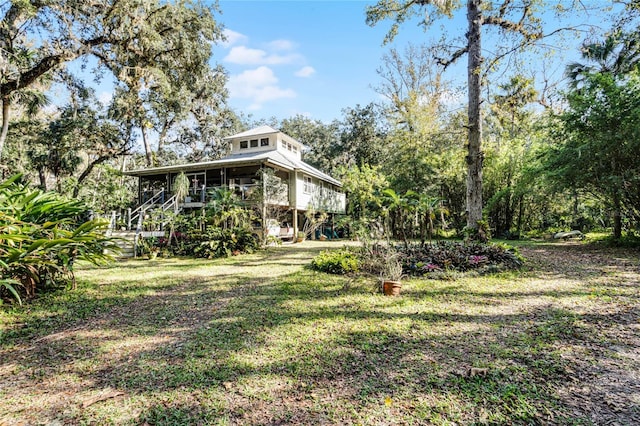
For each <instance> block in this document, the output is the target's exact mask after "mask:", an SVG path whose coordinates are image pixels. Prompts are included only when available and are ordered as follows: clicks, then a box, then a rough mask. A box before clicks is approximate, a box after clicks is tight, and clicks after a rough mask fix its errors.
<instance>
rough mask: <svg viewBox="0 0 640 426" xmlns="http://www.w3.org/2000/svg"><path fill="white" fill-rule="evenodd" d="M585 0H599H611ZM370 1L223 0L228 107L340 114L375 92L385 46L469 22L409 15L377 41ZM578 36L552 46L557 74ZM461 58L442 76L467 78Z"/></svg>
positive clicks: (383, 27)
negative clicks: (427, 21) (391, 36)
mask: <svg viewBox="0 0 640 426" xmlns="http://www.w3.org/2000/svg"><path fill="white" fill-rule="evenodd" d="M583 3H584V4H587V5H591V6H603V5H605V4H608V3H609V2H607V1H605V0H583ZM369 4H375V2H373V1H364V0H350V1H349V0H347V1H337V0H334V1H306V0H295V1H291V0H290V1H268V0H266V1H248V0H221V1H220V2H219V7H220V10H221V14H219V15H217V19H218V21H219V22H220V23H221V24H223V25H224V27H225V34H226V36H227V41H226V42H225V43H224V44H221V45H218V46H215V47H214V49H213V62H215V63H220V64H222V65H223V66H224V67H225V68H226V69H227V71H228V73H229V82H228V85H227V88H228V89H229V92H230V98H229V102H230V105H231V107H232V108H234V109H235V110H236V111H238V112H241V113H243V114H245V115H249V114H250V115H251V116H252V117H253V118H254V119H261V118H262V119H268V118H270V117H276V118H277V119H283V118H288V117H291V116H293V115H296V114H302V115H305V116H308V117H310V118H312V119H319V120H321V121H324V122H330V121H332V120H334V119H339V118H341V116H342V113H341V111H342V110H343V109H344V108H347V107H350V108H353V107H355V106H356V105H362V106H364V105H366V104H368V103H370V102H373V101H379V100H380V99H381V96H380V95H379V94H378V93H376V91H375V90H374V88H375V87H376V86H378V85H379V84H380V78H379V76H378V74H377V72H376V70H377V69H378V68H379V67H380V66H381V65H382V60H381V58H382V56H383V54H384V53H385V52H388V51H389V49H390V48H392V47H395V48H397V49H398V50H400V51H402V50H403V49H404V48H405V46H407V44H408V43H414V44H420V43H424V42H428V41H430V40H435V39H437V38H439V37H440V36H441V35H442V34H443V33H446V34H447V35H462V34H464V32H465V30H466V27H467V24H466V16H465V12H466V10H464V8H463V10H461V11H460V13H458V14H456V15H455V16H454V18H453V19H443V20H440V21H438V24H437V25H433V26H431V28H430V29H429V31H428V32H426V33H425V31H424V29H423V28H422V27H419V26H418V25H417V24H416V22H415V21H413V22H407V23H405V24H404V25H402V26H401V27H400V31H399V34H398V36H397V37H396V39H395V40H394V43H393V44H390V45H386V46H383V40H384V37H385V35H386V33H387V31H388V30H389V28H390V25H391V23H390V22H388V21H387V22H384V21H383V22H380V23H378V24H377V25H376V26H375V27H370V26H368V25H367V24H366V23H365V9H366V6H367V5H369ZM577 19H580V22H578V21H577ZM543 21H544V22H545V24H546V27H547V28H551V27H553V26H557V25H559V24H561V25H578V24H580V23H583V22H585V23H586V22H588V23H591V24H595V25H598V24H602V26H603V28H609V26H608V24H606V23H604V22H602V21H603V20H602V17H601V16H600V15H598V14H590V15H587V16H584V15H582V16H580V17H579V18H578V14H569V15H568V16H565V17H564V18H563V21H562V22H557V21H555V20H554V18H553V17H552V16H551V14H550V15H549V16H546V17H544V18H543ZM584 28H586V27H584ZM572 38H573V39H572ZM581 40H582V38H581V37H575V36H570V37H569V38H568V40H566V39H565V43H567V45H565V47H564V49H563V50H561V51H560V52H559V53H558V52H556V58H557V61H556V63H555V65H553V66H552V67H551V68H552V69H551V72H552V73H555V74H556V77H557V74H561V73H562V70H563V69H564V65H565V64H566V63H568V61H569V60H570V59H571V55H572V53H571V52H574V53H575V58H576V59H577V52H578V50H577V49H578V46H579V43H580V42H581ZM492 42H495V41H492V40H485V41H484V46H485V48H487V49H490V48H491V43H492ZM552 62H554V61H553V60H552ZM465 65H466V61H465V59H462V60H461V64H460V65H459V66H458V67H457V68H452V70H450V71H449V73H448V75H447V78H448V79H449V80H453V81H454V82H455V81H458V82H464V81H466V67H465ZM547 72H549V70H547Z"/></svg>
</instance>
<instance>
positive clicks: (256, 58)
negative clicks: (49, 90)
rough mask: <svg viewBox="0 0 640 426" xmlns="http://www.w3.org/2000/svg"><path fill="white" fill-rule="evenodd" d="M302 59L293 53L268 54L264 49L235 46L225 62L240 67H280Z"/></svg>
mask: <svg viewBox="0 0 640 426" xmlns="http://www.w3.org/2000/svg"><path fill="white" fill-rule="evenodd" d="M299 58H300V55H298V54H295V53H292V54H289V55H277V54H268V53H267V52H266V51H264V50H262V49H251V48H249V47H246V46H235V47H232V48H231V51H230V52H229V54H228V55H227V56H225V58H224V60H225V61H226V62H230V63H232V64H240V65H279V64H290V63H292V62H295V61H296V60H298V59H299Z"/></svg>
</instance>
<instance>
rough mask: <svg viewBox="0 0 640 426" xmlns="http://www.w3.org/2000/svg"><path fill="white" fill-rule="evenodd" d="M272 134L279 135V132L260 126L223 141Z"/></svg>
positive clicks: (269, 127)
mask: <svg viewBox="0 0 640 426" xmlns="http://www.w3.org/2000/svg"><path fill="white" fill-rule="evenodd" d="M271 133H278V131H277V130H276V129H274V128H273V127H271V126H260V127H256V128H254V129H251V130H247V131H246V132H240V133H237V134H235V135H231V136H227V137H226V138H223V139H224V140H229V139H236V138H250V137H252V136H261V135H268V134H271Z"/></svg>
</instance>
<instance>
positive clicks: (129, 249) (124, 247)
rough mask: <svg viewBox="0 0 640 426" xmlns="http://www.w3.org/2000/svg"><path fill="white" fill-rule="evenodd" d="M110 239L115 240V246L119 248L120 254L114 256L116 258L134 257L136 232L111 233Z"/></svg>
mask: <svg viewBox="0 0 640 426" xmlns="http://www.w3.org/2000/svg"><path fill="white" fill-rule="evenodd" d="M111 237H113V238H117V240H116V245H117V246H118V247H119V248H120V253H118V254H116V256H117V257H118V258H120V259H126V258H130V257H134V255H135V247H134V246H135V240H136V231H111Z"/></svg>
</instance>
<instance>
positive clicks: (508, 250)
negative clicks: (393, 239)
mask: <svg viewBox="0 0 640 426" xmlns="http://www.w3.org/2000/svg"><path fill="white" fill-rule="evenodd" d="M397 250H398V251H399V252H400V253H401V254H402V261H403V265H404V268H405V271H406V272H407V273H410V274H413V275H424V274H426V273H429V272H437V271H443V270H446V271H468V270H472V269H475V270H482V269H487V270H495V269H496V268H505V269H516V268H519V267H520V266H522V263H523V259H522V257H521V256H520V254H519V253H518V252H517V250H516V249H515V248H513V247H510V246H507V245H506V244H482V243H478V242H457V241H438V242H436V243H434V244H427V245H424V246H420V245H409V246H407V247H398V248H397Z"/></svg>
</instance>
